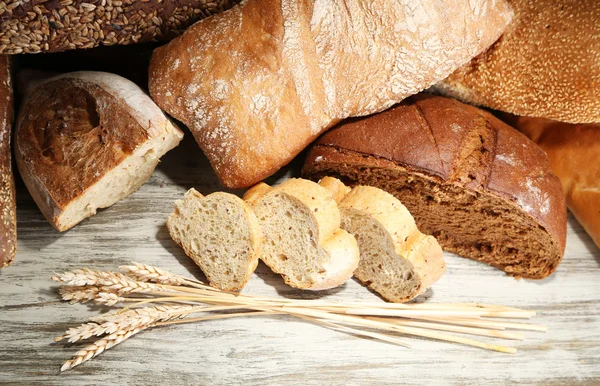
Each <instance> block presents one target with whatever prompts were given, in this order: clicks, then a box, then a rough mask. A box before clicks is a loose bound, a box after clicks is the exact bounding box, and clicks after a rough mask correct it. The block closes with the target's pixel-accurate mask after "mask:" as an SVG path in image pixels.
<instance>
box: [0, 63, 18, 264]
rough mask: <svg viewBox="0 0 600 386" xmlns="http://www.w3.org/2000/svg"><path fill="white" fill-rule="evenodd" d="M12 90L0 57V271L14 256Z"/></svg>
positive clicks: (14, 210) (14, 208)
mask: <svg viewBox="0 0 600 386" xmlns="http://www.w3.org/2000/svg"><path fill="white" fill-rule="evenodd" d="M12 121H13V90H12V79H11V66H10V57H9V56H5V55H2V56H0V268H4V267H8V266H9V265H10V264H11V263H12V262H13V260H14V258H15V254H16V252H17V219H16V204H15V183H14V179H13V175H12V164H11V151H10V138H11V127H12Z"/></svg>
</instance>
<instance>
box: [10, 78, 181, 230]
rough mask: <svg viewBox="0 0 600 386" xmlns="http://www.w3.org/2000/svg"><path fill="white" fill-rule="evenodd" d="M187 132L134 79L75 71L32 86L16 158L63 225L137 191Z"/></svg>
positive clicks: (43, 206) (47, 211)
mask: <svg viewBox="0 0 600 386" xmlns="http://www.w3.org/2000/svg"><path fill="white" fill-rule="evenodd" d="M182 138H183V133H182V132H181V130H179V129H178V128H177V127H175V126H174V125H173V124H172V123H171V122H170V121H169V119H168V118H167V117H166V116H165V115H164V114H163V112H162V111H160V109H159V108H158V107H157V106H156V105H155V104H154V103H153V102H152V100H151V99H150V97H148V95H146V94H145V93H144V92H143V91H142V90H141V89H140V88H139V87H138V86H136V85H135V84H133V83H132V82H130V81H128V80H127V79H125V78H121V77H120V76H117V75H113V74H108V73H103V72H74V73H69V74H64V75H61V76H58V77H56V78H51V79H50V80H47V81H45V82H42V83H41V84H38V85H37V86H34V87H33V88H32V89H31V90H30V92H29V93H28V95H27V96H26V97H25V99H24V102H23V105H22V106H21V109H20V111H19V119H18V123H17V129H16V135H15V158H16V161H17V166H18V168H19V171H20V173H21V176H22V177H23V181H24V182H25V185H26V186H27V189H28V190H29V193H31V195H32V197H33V199H34V200H35V202H36V203H37V205H38V207H39V208H40V210H41V211H42V213H43V214H44V216H46V218H47V219H48V221H49V222H50V223H51V224H52V225H53V226H54V227H55V228H56V229H58V230H59V231H64V230H67V229H69V228H71V227H72V226H74V225H75V224H77V223H79V222H80V221H81V220H83V219H85V218H87V217H89V216H92V215H94V214H95V213H96V209H97V208H105V207H108V206H110V205H112V204H114V203H115V202H117V201H119V200H121V199H122V198H124V197H126V196H127V195H129V194H131V193H133V192H135V191H136V190H137V189H138V188H139V187H140V186H141V185H142V184H143V183H144V182H145V181H146V180H147V179H148V178H150V176H151V175H152V172H153V171H154V168H155V167H156V165H157V164H158V161H159V158H160V157H161V156H162V155H163V154H165V153H166V152H167V151H169V150H170V149H172V148H173V147H175V146H177V144H178V143H179V141H181V139H182Z"/></svg>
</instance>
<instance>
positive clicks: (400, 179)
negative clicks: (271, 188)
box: [303, 95, 567, 279]
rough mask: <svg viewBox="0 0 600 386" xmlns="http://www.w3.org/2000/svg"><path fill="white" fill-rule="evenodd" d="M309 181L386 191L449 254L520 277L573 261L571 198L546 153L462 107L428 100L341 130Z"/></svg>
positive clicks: (310, 169)
mask: <svg viewBox="0 0 600 386" xmlns="http://www.w3.org/2000/svg"><path fill="white" fill-rule="evenodd" d="M303 175H304V176H306V177H307V178H311V179H314V180H318V179H320V178H322V177H324V176H334V177H338V178H339V179H341V180H342V181H343V182H344V183H346V184H348V185H351V186H354V185H370V186H376V187H379V188H381V189H383V190H386V191H388V192H390V193H391V194H393V195H394V196H395V197H396V198H398V199H399V200H400V201H401V202H402V203H403V204H404V205H405V206H406V207H407V208H408V210H409V211H410V213H411V214H412V215H413V216H414V218H415V221H416V223H417V226H418V227H419V229H420V230H421V231H422V232H424V233H426V234H430V235H433V236H434V237H435V238H436V239H437V240H438V241H439V243H440V244H441V245H442V247H443V248H444V249H445V250H448V251H451V252H455V253H457V254H459V255H462V256H465V257H470V258H473V259H476V260H480V261H483V262H486V263H488V264H490V265H493V266H495V267H498V268H500V269H502V270H504V271H505V272H507V273H508V274H510V275H512V276H516V277H525V278H532V279H541V278H544V277H546V276H548V275H550V274H551V273H552V272H553V271H554V270H555V269H556V267H557V265H558V264H559V263H560V261H561V259H562V256H563V253H564V248H565V239H566V218H567V213H566V205H565V197H564V194H563V192H562V187H561V185H560V181H559V180H558V178H557V177H556V176H555V175H554V174H553V173H552V171H551V170H550V165H549V162H548V157H547V156H546V154H545V153H544V152H543V150H541V149H540V148H539V147H538V146H537V145H536V144H535V143H533V142H532V141H530V140H529V139H528V138H527V137H525V136H524V135H523V134H521V133H519V132H518V131H517V130H515V129H513V128H512V127H510V126H508V125H506V124H504V123H503V122H502V121H500V120H499V119H497V118H495V117H493V116H492V115H491V114H489V113H487V112H485V111H483V110H479V109H477V108H476V107H473V106H469V105H464V104H462V103H460V102H458V101H456V100H453V99H449V98H442V97H432V96H425V95H423V96H420V97H417V98H411V100H409V101H407V102H406V103H403V104H401V105H398V106H396V107H394V108H392V109H389V110H387V111H385V112H383V113H380V114H376V115H373V116H370V117H366V118H363V119H358V120H353V121H348V122H344V123H342V124H340V125H339V126H337V127H336V128H334V129H332V130H331V131H329V132H328V133H326V134H325V135H323V136H322V137H321V138H319V140H318V141H317V142H316V143H315V145H314V146H313V147H312V149H311V150H310V152H309V154H308V156H307V160H306V164H305V166H304V170H303Z"/></svg>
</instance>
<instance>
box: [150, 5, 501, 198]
mask: <svg viewBox="0 0 600 386" xmlns="http://www.w3.org/2000/svg"><path fill="white" fill-rule="evenodd" d="M511 17H512V11H511V10H510V8H509V7H508V5H507V4H506V2H505V1H504V0H494V1H493V0H469V1H467V0H461V1H459V2H458V3H457V2H456V1H454V0H431V1H426V2H397V1H392V2H390V1H388V0H372V1H369V2H364V1H360V0H340V1H332V0H317V1H295V0H248V1H245V2H243V3H242V4H241V5H239V6H236V7H233V8H232V9H230V10H228V11H226V12H224V13H222V14H219V15H216V16H214V17H210V18H208V19H205V20H202V21H200V22H198V23H196V24H195V25H193V26H192V27H191V28H190V29H188V30H187V31H186V32H185V33H184V34H183V35H182V36H180V37H178V38H176V39H174V40H173V41H171V42H170V43H169V44H167V45H166V46H163V47H160V48H158V49H156V50H155V51H154V54H153V57H152V60H151V62H150V69H149V89H150V94H151V96H152V98H153V99H154V100H155V101H156V103H157V104H158V105H159V106H160V107H161V108H162V109H163V110H165V111H166V112H167V113H169V114H170V115H172V116H173V117H175V118H176V119H178V120H180V121H182V122H183V123H184V124H185V125H186V126H187V127H189V128H190V130H191V131H192V133H193V134H194V136H195V138H196V141H197V142H198V144H199V145H200V147H201V148H202V149H203V150H204V152H205V154H206V155H207V156H208V158H209V160H210V162H211V164H212V166H213V168H214V170H215V172H216V174H217V176H218V177H219V180H220V181H221V183H222V184H223V185H225V186H227V187H234V188H240V187H246V186H250V185H252V184H254V183H256V182H258V181H260V180H262V179H264V178H265V177H267V176H269V175H271V174H272V173H274V172H275V171H277V170H278V169H279V168H280V167H282V166H283V165H285V164H286V163H288V162H289V161H290V160H291V159H292V158H293V157H294V156H296V155H297V154H298V153H299V152H300V151H301V150H302V149H304V148H305V147H306V146H307V145H308V144H309V143H310V142H311V141H313V140H314V139H315V138H316V137H317V136H318V135H319V134H320V133H322V132H323V131H324V130H326V129H327V128H329V127H331V126H333V125H334V124H335V123H337V122H339V121H340V120H341V119H344V118H347V117H351V116H361V115H367V114H371V113H374V112H377V111H381V110H384V109H386V108H388V107H390V106H392V105H393V104H395V103H397V102H399V101H401V100H402V99H404V98H406V97H407V96H409V95H411V94H414V93H416V92H418V91H420V90H422V89H424V88H426V87H429V86H431V85H432V84H434V83H435V82H437V81H439V80H441V79H444V78H445V77H447V76H448V75H449V74H450V73H451V72H452V71H454V70H455V69H456V68H458V67H459V66H460V65H462V64H464V63H466V62H468V61H469V60H470V59H471V58H472V57H474V56H475V55H477V54H478V53H480V52H482V51H483V50H484V49H485V48H487V47H488V46H489V45H490V44H492V43H493V42H494V41H495V40H496V39H497V38H498V37H499V36H500V34H501V33H502V31H503V30H504V28H505V27H506V26H507V24H508V23H509V22H510V19H511Z"/></svg>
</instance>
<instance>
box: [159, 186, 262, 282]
mask: <svg viewBox="0 0 600 386" xmlns="http://www.w3.org/2000/svg"><path fill="white" fill-rule="evenodd" d="M227 205H231V206H227ZM219 206H221V207H223V208H224V209H225V212H224V213H223V212H222V211H221V212H217V210H218V208H219ZM226 206H227V207H226ZM223 208H221V209H223ZM235 208H237V212H234V210H233V209H235ZM236 214H238V215H241V218H238V217H236ZM197 216H199V217H197ZM211 221H212V222H216V223H217V224H216V225H215V226H216V228H210V229H203V230H202V231H198V233H197V234H196V235H195V236H194V235H192V232H193V230H194V229H195V228H198V227H203V226H210V225H212V223H211ZM223 224H226V225H225V226H223ZM227 227H229V229H228V228H227ZM167 228H168V230H169V234H170V235H171V238H172V239H173V240H174V241H175V242H176V243H177V244H178V245H179V246H180V247H182V248H183V250H184V251H185V254H186V255H187V256H189V257H190V258H191V259H192V260H194V262H195V263H196V264H197V265H198V266H199V267H200V269H201V270H202V272H203V273H204V274H205V275H206V278H207V279H208V281H209V283H210V285H211V286H213V287H215V288H219V289H221V290H227V291H240V290H241V289H242V288H243V287H244V286H245V285H246V283H248V281H249V280H250V277H251V276H252V273H253V272H254V270H255V269H256V267H257V265H258V259H259V257H260V253H261V241H262V232H261V229H260V224H259V223H258V220H257V219H256V216H255V215H254V212H253V211H252V209H251V208H250V206H249V205H248V204H246V203H245V202H244V201H243V200H242V199H241V198H239V197H237V196H235V195H233V194H230V193H225V192H215V193H212V194H209V195H208V196H203V195H202V194H200V193H199V192H198V191H197V190H195V189H194V188H192V189H190V190H188V191H187V192H186V193H185V196H184V199H183V200H178V201H175V210H174V211H173V212H172V213H171V214H170V215H169V218H168V220H167ZM234 236H237V237H238V238H237V239H236V238H235V237H234ZM240 238H241V239H240ZM218 239H221V240H220V241H221V242H220V243H219V245H214V243H215V242H218ZM244 241H245V242H244ZM236 247H237V248H236ZM219 248H224V250H219ZM219 252H222V254H219Z"/></svg>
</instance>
